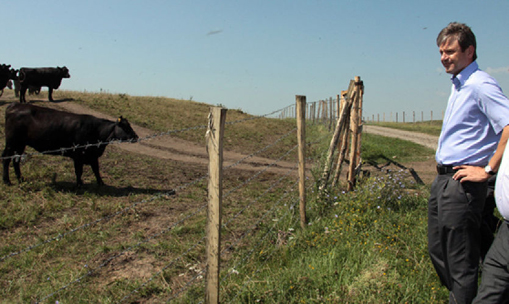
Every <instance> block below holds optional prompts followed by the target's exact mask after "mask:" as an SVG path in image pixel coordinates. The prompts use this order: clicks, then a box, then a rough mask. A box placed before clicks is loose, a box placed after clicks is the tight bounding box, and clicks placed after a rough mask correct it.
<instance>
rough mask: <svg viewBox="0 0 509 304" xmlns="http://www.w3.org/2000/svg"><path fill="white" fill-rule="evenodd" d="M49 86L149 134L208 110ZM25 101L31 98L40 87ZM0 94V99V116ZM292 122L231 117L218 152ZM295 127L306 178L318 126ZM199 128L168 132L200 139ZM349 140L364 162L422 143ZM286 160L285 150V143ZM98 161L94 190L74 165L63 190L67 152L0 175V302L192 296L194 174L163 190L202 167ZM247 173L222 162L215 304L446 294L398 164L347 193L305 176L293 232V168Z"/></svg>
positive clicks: (406, 153)
mask: <svg viewBox="0 0 509 304" xmlns="http://www.w3.org/2000/svg"><path fill="white" fill-rule="evenodd" d="M54 97H55V99H56V100H59V99H72V100H73V102H77V103H82V104H83V105H86V106H89V107H92V108H94V109H97V110H99V111H102V112H105V113H108V114H111V115H113V116H118V115H123V116H124V117H127V118H128V119H129V120H130V121H131V122H133V123H136V124H140V125H142V126H145V127H147V128H150V129H152V130H154V132H166V131H168V130H175V129H178V130H180V129H185V128H191V127H195V126H199V125H206V123H207V115H208V112H209V106H208V105H206V104H202V103H196V102H193V101H184V100H174V99H169V98H163V97H157V98H155V97H135V96H128V95H125V94H104V93H79V92H66V91H57V92H55V94H54ZM32 98H34V99H37V100H36V101H37V102H39V100H44V98H45V96H44V93H42V94H41V96H40V97H32ZM14 100H15V99H14V98H11V97H9V95H4V96H3V97H2V101H6V103H4V104H3V105H2V106H1V107H0V115H3V111H4V110H5V106H6V104H8V103H9V102H12V101H14ZM249 117H250V116H249V115H247V114H245V113H242V111H240V110H229V111H228V113H227V121H237V120H242V119H244V118H249ZM294 128H295V121H294V120H292V119H286V120H277V119H268V118H261V119H255V120H248V121H245V122H242V123H237V124H235V125H233V127H230V128H229V129H227V131H226V134H225V136H226V137H225V143H226V149H231V150H234V151H237V152H243V153H245V154H250V153H252V152H254V151H256V150H259V149H261V148H263V147H265V146H267V145H269V144H271V143H273V142H274V141H275V140H276V139H278V138H280V137H281V136H282V135H284V134H286V133H288V132H289V131H291V130H293V129H294ZM306 132H307V136H308V139H309V140H308V141H310V142H313V144H310V145H309V146H308V149H307V156H308V157H310V158H311V159H312V161H311V160H310V161H309V162H308V164H309V167H312V168H311V170H312V171H313V176H320V173H321V172H320V166H321V159H322V158H321V157H322V156H323V155H324V152H325V150H326V148H327V147H328V145H329V142H328V141H329V140H330V134H329V133H328V131H326V130H325V128H324V127H322V126H320V125H308V129H307V130H306ZM204 133H205V129H199V130H189V131H185V132H177V133H172V134H171V136H176V137H180V138H183V139H187V140H191V141H193V142H196V143H203V137H204ZM324 135H326V137H325V139H324V140H322V141H320V142H318V143H315V141H316V140H315V139H317V138H321V137H322V136H324ZM0 136H3V121H0ZM295 144H296V139H295V138H294V136H290V137H289V138H288V139H285V140H283V141H281V142H280V143H278V145H276V147H274V148H271V149H268V150H267V151H264V152H263V156H264V157H269V158H272V159H277V158H279V157H280V156H281V155H282V154H283V153H285V152H286V151H288V150H289V149H291V148H292V147H293V146H294V145H295ZM2 145H3V144H2ZM362 149H363V159H364V160H365V161H373V162H382V161H383V160H384V159H385V158H391V159H396V160H397V161H398V162H402V163H405V162H406V161H419V160H421V159H422V160H424V159H425V158H426V157H427V156H429V155H430V154H431V153H432V152H431V151H429V150H427V149H424V148H423V147H420V146H416V145H413V144H409V143H407V142H404V141H401V140H396V141H393V140H388V139H387V138H383V139H381V140H380V137H372V136H369V135H365V136H363V148H362ZM286 159H292V160H293V161H294V160H296V155H295V153H294V154H291V155H289V156H288V157H287V158H286ZM100 164H101V173H102V175H103V178H104V180H105V182H106V184H107V186H105V187H98V186H96V185H95V178H94V177H93V174H92V173H91V172H90V170H89V169H88V168H86V169H85V174H84V177H83V179H84V182H85V186H84V187H83V188H81V189H76V188H75V187H74V182H75V180H74V171H73V165H72V162H71V161H70V160H69V159H64V158H62V157H58V156H33V157H31V158H29V159H27V161H26V162H25V163H23V164H22V172H23V173H24V176H25V178H26V181H25V182H22V183H20V184H17V183H15V185H14V186H10V187H8V186H5V185H3V184H2V185H0V204H1V208H0V237H1V239H2V245H1V246H0V257H5V256H6V255H9V254H11V253H14V255H13V256H10V257H7V258H5V259H4V260H3V261H0V303H33V302H35V301H36V300H40V299H41V298H43V297H47V298H45V300H44V301H43V302H44V303H55V302H56V301H59V302H60V303H115V302H117V301H119V300H121V299H122V298H123V297H124V296H129V299H128V300H127V301H125V302H126V303H137V302H140V303H159V302H166V301H167V300H168V299H169V298H170V296H171V294H173V293H175V292H178V291H179V290H181V289H183V290H184V292H183V293H182V294H179V296H178V297H177V298H176V299H175V300H174V302H179V303H197V302H200V301H202V300H203V295H204V290H203V285H204V280H203V278H200V277H199V274H200V271H201V270H203V269H204V258H205V246H204V243H203V242H202V243H198V241H199V240H201V239H202V237H203V236H204V235H205V230H204V227H205V219H206V212H205V210H204V209H200V208H202V207H203V206H204V205H205V204H206V200H207V180H201V181H198V182H195V183H193V184H189V185H188V186H186V187H185V188H183V189H181V190H179V191H177V193H176V194H172V190H173V189H175V188H177V187H179V186H182V185H186V184H187V183H190V182H192V181H195V180H196V179H197V178H198V177H200V176H203V175H204V174H206V172H207V167H206V166H201V165H197V164H189V163H187V164H182V163H179V162H176V161H172V160H163V159H156V158H151V157H147V156H144V155H138V154H130V153H126V152H124V151H122V150H121V149H120V148H119V147H117V146H115V145H111V146H109V147H108V148H107V149H106V153H105V155H103V156H102V157H101V159H100ZM374 172H375V171H374ZM252 176H253V172H250V171H245V170H240V169H236V168H233V169H229V170H225V172H224V178H225V179H224V186H225V191H224V192H225V199H224V206H223V212H224V215H223V223H229V224H228V225H227V226H226V227H224V228H223V243H222V248H223V249H225V253H224V255H223V257H222V265H223V269H222V274H221V280H222V282H221V302H223V303H228V302H233V303H281V302H282V303H387V302H388V301H389V300H390V301H391V303H405V302H407V303H442V302H444V301H446V299H447V294H446V291H445V290H444V288H443V287H440V285H439V281H438V278H437V277H436V275H435V272H434V270H433V268H432V266H431V263H430V261H429V258H428V257H427V253H426V216H427V214H426V199H427V196H428V193H427V186H424V187H423V186H419V185H416V184H414V183H412V182H411V181H412V179H411V178H410V177H409V176H407V174H406V173H403V172H396V173H394V174H392V175H377V174H376V173H373V174H372V176H371V177H369V178H366V179H365V180H362V182H359V184H358V187H357V189H356V190H355V191H353V192H344V184H342V185H341V187H338V188H336V189H328V191H327V194H326V195H317V193H316V187H317V186H316V181H315V180H314V179H313V178H310V179H309V180H308V181H307V186H308V192H307V194H308V195H307V196H308V205H307V207H308V210H307V216H308V220H309V223H310V224H309V225H308V226H307V227H306V229H301V228H300V224H299V212H298V206H295V205H294V204H295V203H296V202H298V191H297V190H296V189H297V187H296V186H295V185H294V182H295V177H294V176H293V175H290V176H288V177H282V176H281V175H279V174H273V173H268V172H265V173H262V174H260V175H259V176H257V177H256V178H254V179H253V180H250V179H251V178H252ZM247 181H249V183H247V184H245V185H242V187H240V188H239V189H237V190H236V191H233V192H230V191H231V190H234V189H235V188H236V187H239V185H241V184H243V183H244V182H247ZM400 182H401V184H400ZM272 187H274V188H272ZM226 193H228V194H227V195H226ZM241 211H242V212H241ZM115 214H118V215H115ZM98 219H100V220H99V221H97V222H96V220H98ZM175 223H178V225H175ZM78 227H80V228H79V229H77V228H78ZM64 233H67V234H66V235H65V236H62V235H61V234H64ZM44 242H48V243H47V244H44ZM39 244H40V246H39ZM33 245H36V246H35V247H30V246H33ZM230 246H231V248H230ZM129 248H132V249H129ZM127 249H129V250H127ZM25 250H26V252H24V251H25ZM195 277H196V278H197V279H196V281H194V282H193V284H191V285H190V286H186V284H187V282H189V280H191V279H193V278H195ZM142 284H144V285H142ZM62 287H65V288H63V289H62V290H59V289H60V288H62ZM135 291H136V292H135ZM54 292H56V293H55V294H53V293H54ZM133 292H134V294H132V295H131V293H133Z"/></svg>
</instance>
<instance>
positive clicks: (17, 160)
mask: <svg viewBox="0 0 509 304" xmlns="http://www.w3.org/2000/svg"><path fill="white" fill-rule="evenodd" d="M16 151H21V152H19V153H18V152H16ZM24 151H25V147H21V148H18V149H13V148H10V147H9V144H6V148H5V149H4V152H3V153H2V157H5V159H4V160H3V169H4V172H3V180H4V183H5V184H7V185H10V184H11V181H10V179H9V164H10V162H11V158H12V156H13V155H15V154H19V155H21V154H23V152H24ZM20 161H21V157H16V158H14V159H13V160H12V165H13V167H14V173H15V174H16V178H17V179H18V181H19V182H22V181H23V177H22V176H21V169H20V167H19V163H20Z"/></svg>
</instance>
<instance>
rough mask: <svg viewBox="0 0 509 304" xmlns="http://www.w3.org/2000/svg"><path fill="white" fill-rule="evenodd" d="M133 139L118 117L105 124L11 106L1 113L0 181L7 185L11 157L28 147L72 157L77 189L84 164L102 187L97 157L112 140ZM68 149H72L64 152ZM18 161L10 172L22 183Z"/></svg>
mask: <svg viewBox="0 0 509 304" xmlns="http://www.w3.org/2000/svg"><path fill="white" fill-rule="evenodd" d="M137 139H138V135H136V133H135V132H134V131H133V129H132V128H131V125H130V124H129V122H128V121H127V120H126V119H124V118H122V117H120V118H118V120H117V121H109V120H105V119H100V118H97V117H94V116H90V115H80V114H74V113H68V112H63V111H58V110H53V109H49V108H44V107H37V106H34V105H31V104H26V103H25V104H22V103H12V104H10V105H9V106H8V107H7V109H6V110H5V149H4V151H3V153H2V157H3V158H4V159H3V169H4V172H3V180H4V183H5V184H8V185H10V184H11V183H10V180H9V163H10V161H11V158H12V156H14V155H22V154H23V152H24V151H25V147H26V146H27V145H28V146H30V147H32V148H34V149H35V150H37V151H39V152H45V153H47V154H52V155H63V156H67V157H70V158H72V159H73V160H74V170H75V173H76V184H77V186H78V187H79V186H81V185H83V181H82V180H81V176H82V173H83V165H84V164H87V165H90V166H91V167H92V171H93V172H94V174H95V178H96V180H97V183H98V184H99V185H103V184H104V183H103V181H102V179H101V175H100V174H99V157H100V156H101V155H102V154H103V152H104V150H105V149H106V146H107V145H108V143H109V142H110V141H113V140H121V141H129V142H134V141H136V140H137ZM89 144H90V145H89ZM94 144H95V145H94ZM84 145H87V147H83V146H84ZM71 147H75V148H72V149H65V148H71ZM62 148H64V149H62ZM48 151H50V152H48ZM19 162H20V158H19V157H14V158H13V166H14V172H15V173H16V177H17V178H18V180H19V181H22V177H21V171H20V167H19Z"/></svg>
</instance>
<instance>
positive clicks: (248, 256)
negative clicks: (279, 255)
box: [221, 201, 297, 301]
mask: <svg viewBox="0 0 509 304" xmlns="http://www.w3.org/2000/svg"><path fill="white" fill-rule="evenodd" d="M295 205H297V201H296V202H295V203H294V204H293V205H291V208H289V210H292V209H293V208H294V207H295ZM288 214H290V212H289V211H287V212H286V213H284V214H283V216H282V217H281V219H284V218H285V217H286V216H287V215H288ZM275 226H276V224H274V225H273V226H272V227H270V229H269V230H267V232H266V233H265V234H264V235H263V237H261V238H260V241H259V242H258V243H257V244H255V246H254V247H253V248H252V249H251V250H249V251H248V252H247V253H246V255H245V256H244V258H243V259H241V260H240V262H239V263H236V264H235V265H234V266H233V267H232V268H233V269H235V267H237V265H240V264H241V262H242V263H243V262H244V261H246V260H247V259H248V258H250V257H251V256H252V255H253V253H254V252H255V250H256V249H257V248H259V247H260V246H261V245H262V244H263V241H264V240H265V238H267V237H268V236H269V235H270V234H271V233H272V231H273V230H274V227H275ZM273 252H274V251H273ZM271 255H272V254H271ZM269 257H270V256H269ZM267 260H268V258H267V259H266V261H267ZM258 271H259V270H258ZM232 273H233V272H229V273H227V275H225V277H224V278H223V279H222V280H221V282H224V280H226V279H227V278H229V277H230V276H231V274H232ZM248 282H249V281H248ZM246 284H247V282H246V283H244V285H243V286H245V285H246ZM241 290H242V289H241ZM238 294H239V293H237V295H236V296H235V297H234V299H232V301H233V300H235V299H236V298H237V296H238Z"/></svg>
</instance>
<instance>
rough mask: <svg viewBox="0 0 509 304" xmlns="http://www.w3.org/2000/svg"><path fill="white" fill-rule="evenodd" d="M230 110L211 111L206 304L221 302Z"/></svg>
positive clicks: (208, 136) (208, 139)
mask: <svg viewBox="0 0 509 304" xmlns="http://www.w3.org/2000/svg"><path fill="white" fill-rule="evenodd" d="M225 121H226V109H224V108H221V107H213V108H211V109H210V114H209V125H208V129H207V133H206V136H205V137H206V141H207V152H208V154H209V185H208V209H207V286H206V291H205V303H207V304H210V303H219V257H220V254H219V253H220V249H221V248H220V246H221V233H220V231H221V202H222V198H223V181H222V177H223V176H222V175H223V135H224V126H225Z"/></svg>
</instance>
